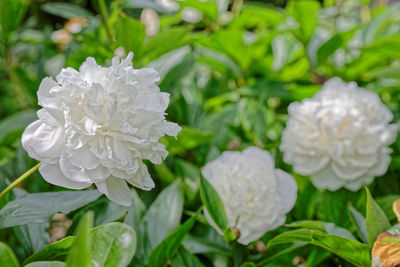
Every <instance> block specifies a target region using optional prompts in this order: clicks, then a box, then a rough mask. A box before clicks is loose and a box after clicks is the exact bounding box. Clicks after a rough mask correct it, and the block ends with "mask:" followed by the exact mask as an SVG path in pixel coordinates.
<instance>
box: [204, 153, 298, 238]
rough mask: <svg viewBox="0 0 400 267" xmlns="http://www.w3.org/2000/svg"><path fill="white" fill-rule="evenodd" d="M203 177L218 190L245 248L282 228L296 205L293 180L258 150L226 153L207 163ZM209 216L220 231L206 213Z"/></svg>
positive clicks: (211, 223)
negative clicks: (268, 232) (267, 233)
mask: <svg viewBox="0 0 400 267" xmlns="http://www.w3.org/2000/svg"><path fill="white" fill-rule="evenodd" d="M202 174H203V176H204V177H205V178H206V179H207V180H208V181H209V182H210V184H211V185H212V186H213V187H214V188H215V190H216V191H217V193H218V195H219V197H220V198H221V200H222V202H223V204H224V207H225V212H226V216H227V219H228V225H229V226H235V227H237V228H238V229H239V230H240V237H239V239H238V242H239V243H241V244H244V245H247V244H248V243H250V242H251V241H254V240H256V239H258V238H260V237H261V236H262V235H263V234H264V233H265V232H267V231H270V230H273V229H275V228H277V227H278V226H280V225H282V224H283V223H284V222H285V220H286V213H288V212H289V211H290V210H291V209H292V207H293V205H294V203H295V202H296V197H297V184H296V182H295V181H294V179H293V177H292V176H291V175H289V174H288V173H286V172H284V171H282V170H280V169H275V167H274V160H273V159H272V157H271V155H270V154H269V153H268V152H267V151H265V150H262V149H260V148H257V147H249V148H247V149H245V150H244V151H242V152H233V151H227V152H224V153H223V154H222V155H221V156H220V157H218V158H217V159H215V160H213V161H211V162H209V163H207V164H206V165H205V166H204V168H203V170H202ZM205 216H206V218H207V220H208V222H209V223H210V225H212V226H213V227H214V228H215V229H216V230H217V231H219V232H220V230H219V229H218V227H217V226H216V225H215V223H214V222H213V221H212V219H211V217H210V215H209V214H208V213H207V211H206V210H205Z"/></svg>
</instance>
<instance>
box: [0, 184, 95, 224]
mask: <svg viewBox="0 0 400 267" xmlns="http://www.w3.org/2000/svg"><path fill="white" fill-rule="evenodd" d="M100 196H101V193H100V192H99V191H97V190H85V191H61V192H51V193H35V194H28V195H26V196H23V197H21V198H18V199H16V200H13V201H10V202H8V203H7V204H6V205H5V206H4V207H3V208H2V209H1V210H0V228H7V227H12V226H16V225H24V224H28V223H43V222H48V221H49V219H50V217H51V216H52V215H53V214H55V213H57V212H63V213H69V212H71V211H73V210H76V209H78V208H80V207H82V206H84V205H86V204H88V203H90V202H92V201H94V200H96V199H97V198H99V197H100Z"/></svg>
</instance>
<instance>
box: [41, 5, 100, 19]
mask: <svg viewBox="0 0 400 267" xmlns="http://www.w3.org/2000/svg"><path fill="white" fill-rule="evenodd" d="M42 10H43V11H45V12H47V13H50V14H52V15H55V16H59V17H62V18H64V19H72V18H76V17H85V18H92V17H93V16H94V15H93V14H92V13H91V12H89V11H88V10H86V9H84V8H82V7H81V6H79V5H76V4H72V3H46V4H44V5H42Z"/></svg>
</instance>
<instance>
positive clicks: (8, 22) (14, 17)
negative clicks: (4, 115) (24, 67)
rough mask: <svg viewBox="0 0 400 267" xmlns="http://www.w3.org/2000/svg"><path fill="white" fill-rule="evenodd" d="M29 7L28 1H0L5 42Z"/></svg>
mask: <svg viewBox="0 0 400 267" xmlns="http://www.w3.org/2000/svg"><path fill="white" fill-rule="evenodd" d="M27 5H28V1H26V0H2V1H0V33H1V37H2V38H4V41H5V42H8V41H9V39H10V37H11V35H12V34H13V32H14V31H16V30H17V29H18V26H19V24H20V22H21V19H22V18H23V14H24V13H25V9H26V7H27ZM0 139H1V138H0Z"/></svg>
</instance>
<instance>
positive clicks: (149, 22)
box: [140, 8, 160, 36]
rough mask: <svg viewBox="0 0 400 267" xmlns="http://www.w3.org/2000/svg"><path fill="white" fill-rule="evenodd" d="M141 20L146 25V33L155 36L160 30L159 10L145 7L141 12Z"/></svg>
mask: <svg viewBox="0 0 400 267" xmlns="http://www.w3.org/2000/svg"><path fill="white" fill-rule="evenodd" d="M140 22H141V23H142V24H143V25H144V26H145V30H146V35H147V36H153V35H156V34H157V33H158V31H159V30H160V19H159V18H158V14H157V12H155V11H154V10H153V9H151V8H144V9H143V10H142V13H140Z"/></svg>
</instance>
